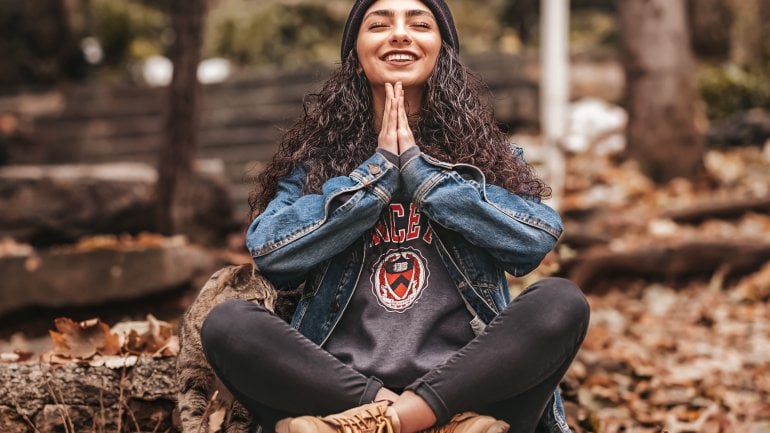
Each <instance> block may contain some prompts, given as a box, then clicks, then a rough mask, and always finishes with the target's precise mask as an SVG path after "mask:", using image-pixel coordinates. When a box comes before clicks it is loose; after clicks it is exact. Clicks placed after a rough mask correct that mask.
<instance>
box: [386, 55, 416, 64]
mask: <svg viewBox="0 0 770 433" xmlns="http://www.w3.org/2000/svg"><path fill="white" fill-rule="evenodd" d="M385 60H386V61H389V62H390V61H395V62H407V61H412V60H415V57H414V56H413V55H411V54H404V53H394V54H388V55H387V56H385Z"/></svg>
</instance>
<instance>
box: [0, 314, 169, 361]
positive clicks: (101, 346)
mask: <svg viewBox="0 0 770 433" xmlns="http://www.w3.org/2000/svg"><path fill="white" fill-rule="evenodd" d="M54 326H55V327H56V331H49V333H50V335H51V340H52V341H53V349H51V350H50V351H49V352H47V353H44V354H43V355H41V357H40V359H41V360H42V361H44V362H48V363H51V364H61V363H67V362H77V363H84V364H89V365H92V366H101V365H105V366H108V367H111V368H119V367H129V366H132V365H134V364H135V363H136V362H137V360H138V357H139V356H141V355H149V356H154V357H160V356H175V355H176V354H177V353H178V352H179V339H178V337H177V335H176V333H175V332H174V329H173V328H172V326H171V325H170V324H168V323H166V322H163V321H160V320H158V319H156V318H155V317H153V316H152V315H148V316H147V320H146V321H142V322H123V323H119V324H118V325H116V326H115V327H113V328H110V327H109V326H108V325H107V324H106V323H104V322H102V321H101V320H99V319H90V320H86V321H82V322H75V321H73V320H71V319H69V318H58V319H56V320H55V322H54ZM19 361H21V360H18V359H17V360H14V361H11V360H10V359H9V361H8V362H19Z"/></svg>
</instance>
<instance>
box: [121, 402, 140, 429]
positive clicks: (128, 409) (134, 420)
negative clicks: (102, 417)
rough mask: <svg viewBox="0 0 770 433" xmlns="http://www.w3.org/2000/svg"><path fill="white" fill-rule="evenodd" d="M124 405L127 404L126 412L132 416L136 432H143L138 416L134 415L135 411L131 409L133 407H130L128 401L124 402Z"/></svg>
mask: <svg viewBox="0 0 770 433" xmlns="http://www.w3.org/2000/svg"><path fill="white" fill-rule="evenodd" d="M123 405H124V406H126V413H127V414H128V416H129V417H130V418H131V421H133V422H134V427H135V428H136V433H142V429H141V428H140V427H139V422H138V421H137V420H136V416H135V415H134V411H133V410H131V407H129V406H128V404H127V403H125V402H123Z"/></svg>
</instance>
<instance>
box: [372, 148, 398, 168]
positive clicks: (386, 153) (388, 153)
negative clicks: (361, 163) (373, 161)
mask: <svg viewBox="0 0 770 433" xmlns="http://www.w3.org/2000/svg"><path fill="white" fill-rule="evenodd" d="M377 153H379V154H380V155H382V156H384V157H385V159H387V160H388V161H390V163H391V164H393V165H395V166H396V167H400V166H401V164H400V163H399V158H398V155H396V154H395V153H393V152H391V151H389V150H385V149H383V148H380V147H378V148H377Z"/></svg>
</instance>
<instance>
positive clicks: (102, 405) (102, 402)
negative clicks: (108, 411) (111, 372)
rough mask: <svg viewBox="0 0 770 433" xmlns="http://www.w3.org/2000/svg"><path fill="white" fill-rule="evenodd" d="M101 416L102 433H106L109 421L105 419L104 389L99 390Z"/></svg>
mask: <svg viewBox="0 0 770 433" xmlns="http://www.w3.org/2000/svg"><path fill="white" fill-rule="evenodd" d="M99 414H100V415H101V418H102V426H101V427H102V428H101V429H100V430H101V432H100V433H105V432H104V430H105V428H106V427H107V419H106V418H105V417H104V389H101V388H100V389H99Z"/></svg>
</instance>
